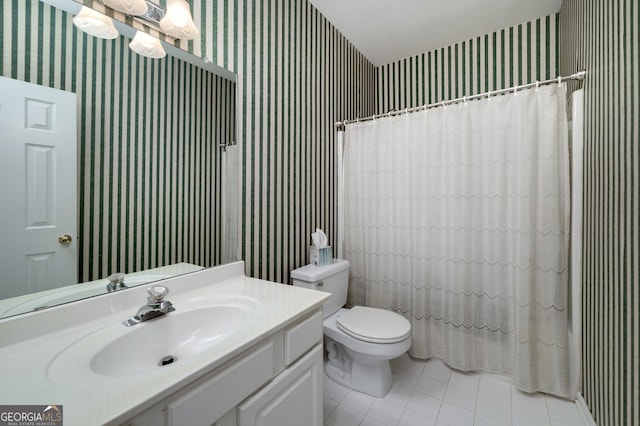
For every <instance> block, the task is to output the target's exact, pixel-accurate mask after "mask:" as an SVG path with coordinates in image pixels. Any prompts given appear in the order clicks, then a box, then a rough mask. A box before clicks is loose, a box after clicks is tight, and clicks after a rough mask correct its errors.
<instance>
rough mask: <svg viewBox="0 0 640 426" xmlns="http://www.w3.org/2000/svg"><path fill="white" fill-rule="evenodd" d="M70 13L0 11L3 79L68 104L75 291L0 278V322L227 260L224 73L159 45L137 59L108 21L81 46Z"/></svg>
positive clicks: (229, 211) (127, 35)
mask: <svg viewBox="0 0 640 426" xmlns="http://www.w3.org/2000/svg"><path fill="white" fill-rule="evenodd" d="M16 4H17V6H16ZM79 9H80V4H78V3H75V2H74V1H72V0H42V1H40V0H25V1H21V2H17V3H14V6H6V7H2V6H0V14H2V15H4V16H1V17H0V18H1V19H2V22H3V23H4V32H3V33H1V34H0V46H1V47H2V51H3V52H5V53H3V55H4V56H3V60H2V61H1V62H0V70H2V76H4V77H8V78H11V79H14V80H21V81H26V82H30V83H34V84H37V85H39V86H45V87H52V88H55V89H60V90H64V91H67V92H74V93H76V96H77V102H76V104H77V114H76V116H77V197H76V199H77V207H76V208H75V210H76V211H77V216H78V219H77V220H78V222H77V232H75V233H73V232H72V233H71V234H72V235H71V237H72V239H71V243H70V245H73V244H76V245H77V246H76V249H77V253H78V258H77V260H78V263H77V264H78V266H77V274H75V275H77V282H78V283H80V284H74V283H71V282H64V283H57V284H56V285H55V287H56V288H42V286H40V287H38V279H35V284H34V282H27V283H23V282H19V283H8V282H6V281H8V280H6V281H5V279H2V281H1V286H2V288H1V290H2V291H0V298H1V299H3V300H0V317H3V316H9V315H16V314H19V313H24V312H31V311H33V310H37V309H41V308H45V307H50V306H54V305H56V304H60V303H66V302H69V301H73V300H77V299H81V298H85V297H91V296H94V295H98V294H104V293H105V292H107V284H108V281H107V280H106V277H108V276H109V275H111V274H113V273H116V272H122V273H125V285H126V286H134V285H140V284H145V283H148V282H150V281H153V280H157V279H162V278H166V277H169V276H175V275H178V274H182V273H186V272H190V271H193V270H198V269H202V268H206V267H211V266H214V265H218V264H221V263H225V262H229V261H233V260H236V259H237V257H236V242H237V240H238V238H237V225H236V224H237V222H238V221H237V199H238V196H237V190H238V187H237V185H238V164H239V159H238V153H237V146H235V145H234V141H235V126H236V123H235V107H236V106H235V103H236V96H235V90H236V88H235V75H234V74H233V73H231V72H230V71H228V70H224V69H221V68H219V67H217V66H215V65H213V64H211V63H205V62H204V61H203V60H201V59H199V58H196V57H194V56H193V55H190V54H189V53H187V52H185V51H182V50H180V49H178V48H176V47H174V46H171V45H168V44H166V43H163V46H164V47H165V50H166V51H167V53H168V55H167V56H166V57H165V58H163V59H148V58H145V57H142V56H139V55H137V54H135V53H134V52H132V51H131V50H130V49H129V48H128V43H129V41H130V39H131V38H132V36H133V33H134V30H133V29H132V28H130V27H128V26H126V25H124V24H121V23H119V22H115V23H116V27H117V29H118V31H119V32H120V34H121V35H120V36H119V37H118V38H116V39H114V40H103V39H98V38H94V37H91V36H89V35H87V34H85V33H83V32H81V31H79V30H78V29H76V28H75V27H74V26H73V24H72V21H71V18H72V17H73V13H77V11H79ZM69 12H71V13H69ZM123 34H124V35H123ZM0 56H2V55H0ZM1 135H2V133H0V142H6V141H2V139H3V138H2V136H1ZM2 145H3V143H0V150H1V149H2ZM221 145H228V147H227V148H226V149H225V148H221V147H220V146H221ZM2 185H4V187H3V189H2V191H0V194H2V195H1V199H3V200H5V201H6V200H7V199H9V198H10V189H8V187H9V186H10V185H11V183H10V182H3V184H2ZM0 226H7V224H5V223H3V224H2V225H0ZM62 233H65V232H62ZM74 234H75V235H74ZM3 272H4V271H0V273H3ZM3 275H4V274H3ZM36 275H37V274H36ZM36 278H37V277H36ZM29 279H31V278H29ZM29 279H27V281H29ZM32 281H33V280H32ZM10 285H14V286H17V288H18V290H17V294H16V292H13V293H12V292H11V291H8V289H9V286H10ZM27 293H28V294H27Z"/></svg>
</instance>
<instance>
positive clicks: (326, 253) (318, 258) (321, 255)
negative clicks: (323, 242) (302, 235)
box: [309, 246, 333, 266]
mask: <svg viewBox="0 0 640 426" xmlns="http://www.w3.org/2000/svg"><path fill="white" fill-rule="evenodd" d="M309 262H310V263H311V264H312V265H316V266H326V265H331V263H333V249H332V248H331V246H328V247H316V246H309Z"/></svg>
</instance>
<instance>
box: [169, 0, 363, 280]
mask: <svg viewBox="0 0 640 426" xmlns="http://www.w3.org/2000/svg"><path fill="white" fill-rule="evenodd" d="M192 10H193V14H194V18H195V20H196V22H198V23H199V25H200V29H201V35H200V38H199V39H198V40H195V41H192V42H189V43H187V42H181V43H182V46H183V47H186V48H188V49H190V50H192V51H193V52H194V53H195V54H196V55H200V56H202V57H206V58H209V59H210V60H212V61H213V62H214V63H216V64H218V65H220V66H223V67H226V68H228V69H231V70H232V71H234V72H236V73H237V75H238V77H237V85H238V94H239V95H238V105H239V107H238V128H239V130H238V131H239V136H238V140H239V141H240V144H241V149H242V154H241V157H242V165H243V172H242V173H243V174H242V185H243V191H242V194H241V196H242V200H241V210H242V219H241V222H242V234H243V239H242V242H241V245H242V247H241V249H242V258H243V259H244V260H245V261H246V272H247V274H249V275H251V276H255V277H259V278H264V279H268V280H273V281H277V282H289V275H290V272H291V270H292V269H294V268H296V267H298V266H301V265H303V264H305V263H307V262H308V253H307V252H308V245H309V243H310V240H311V233H312V232H313V231H314V229H315V227H321V228H323V229H324V230H325V231H326V232H327V234H328V236H329V239H330V241H331V242H333V241H335V237H336V231H337V223H336V218H337V213H336V205H337V200H336V196H337V186H336V185H337V182H336V179H335V177H336V169H335V161H334V160H335V155H336V153H335V148H336V134H335V130H334V122H335V121H337V120H343V119H346V118H355V117H357V116H365V115H370V114H373V113H374V112H375V96H374V93H375V70H374V67H373V65H371V63H369V61H367V60H366V59H365V58H364V56H362V54H360V53H359V52H358V51H357V50H356V49H355V48H354V47H353V45H351V44H350V43H349V42H348V41H347V40H346V39H345V38H344V37H343V36H342V35H341V34H340V33H338V31H337V30H336V29H335V28H334V27H333V26H332V25H331V24H330V23H329V22H328V21H327V20H326V19H325V18H324V17H323V16H322V15H321V14H320V13H319V12H318V11H317V10H316V9H315V8H314V7H313V6H312V5H311V4H310V3H309V2H308V1H307V0H282V1H268V0H254V1H247V0H245V1H235V2H234V1H229V0H218V1H205V0H202V1H198V0H195V1H192Z"/></svg>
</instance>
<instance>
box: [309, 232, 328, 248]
mask: <svg viewBox="0 0 640 426" xmlns="http://www.w3.org/2000/svg"><path fill="white" fill-rule="evenodd" d="M311 240H312V241H313V246H314V247H326V246H327V236H326V234H325V233H324V232H323V231H322V229H320V228H316V232H314V233H312V234H311Z"/></svg>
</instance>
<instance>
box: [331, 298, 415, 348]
mask: <svg viewBox="0 0 640 426" xmlns="http://www.w3.org/2000/svg"><path fill="white" fill-rule="evenodd" d="M336 324H337V326H338V328H339V329H340V330H341V331H343V332H345V333H346V334H348V335H349V336H351V337H354V338H356V339H358V340H362V341H365V342H372V343H396V342H400V341H402V340H404V339H406V338H407V337H409V334H410V333H411V324H409V321H407V320H406V319H405V318H404V317H402V316H401V315H398V314H396V313H395V312H391V311H387V310H385V309H378V308H369V307H366V306H354V307H353V308H351V309H349V310H348V312H345V313H344V314H343V315H340V317H339V318H337V319H336Z"/></svg>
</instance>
